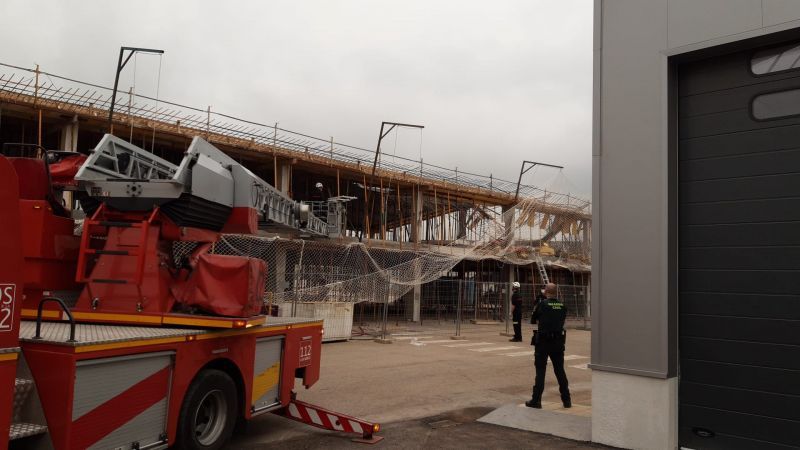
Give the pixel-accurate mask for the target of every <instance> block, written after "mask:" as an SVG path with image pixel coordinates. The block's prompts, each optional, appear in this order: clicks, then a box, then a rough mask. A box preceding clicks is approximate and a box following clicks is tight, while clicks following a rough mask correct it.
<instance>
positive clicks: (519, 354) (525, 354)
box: [503, 350, 533, 357]
mask: <svg viewBox="0 0 800 450" xmlns="http://www.w3.org/2000/svg"><path fill="white" fill-rule="evenodd" d="M503 356H511V357H517V356H533V350H528V351H527V352H519V353H504V354H503Z"/></svg>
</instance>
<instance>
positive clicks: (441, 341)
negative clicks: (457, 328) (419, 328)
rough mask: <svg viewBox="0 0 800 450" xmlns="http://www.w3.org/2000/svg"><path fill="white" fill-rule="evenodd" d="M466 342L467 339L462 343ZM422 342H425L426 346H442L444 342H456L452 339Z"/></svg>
mask: <svg viewBox="0 0 800 450" xmlns="http://www.w3.org/2000/svg"><path fill="white" fill-rule="evenodd" d="M464 341H466V339H462V340H461V342H464ZM420 342H423V343H425V344H442V343H444V342H455V341H454V340H452V339H442V340H440V341H420Z"/></svg>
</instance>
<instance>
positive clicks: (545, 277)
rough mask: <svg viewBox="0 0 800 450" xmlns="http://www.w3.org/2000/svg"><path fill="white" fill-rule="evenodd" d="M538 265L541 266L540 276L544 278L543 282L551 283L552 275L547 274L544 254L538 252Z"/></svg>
mask: <svg viewBox="0 0 800 450" xmlns="http://www.w3.org/2000/svg"><path fill="white" fill-rule="evenodd" d="M536 267H538V268H539V276H540V277H541V278H542V283H544V284H547V283H549V282H550V277H548V276H547V270H545V268H544V260H542V255H541V254H540V253H536Z"/></svg>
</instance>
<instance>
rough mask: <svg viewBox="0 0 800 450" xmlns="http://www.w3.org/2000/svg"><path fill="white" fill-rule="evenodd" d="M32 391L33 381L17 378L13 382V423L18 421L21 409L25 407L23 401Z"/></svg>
mask: <svg viewBox="0 0 800 450" xmlns="http://www.w3.org/2000/svg"><path fill="white" fill-rule="evenodd" d="M32 390H33V380H29V379H27V378H17V379H15V380H14V409H13V411H14V413H13V420H14V422H18V421H19V417H20V413H21V412H22V407H23V406H24V405H25V400H27V398H28V395H29V394H30V393H31V391H32Z"/></svg>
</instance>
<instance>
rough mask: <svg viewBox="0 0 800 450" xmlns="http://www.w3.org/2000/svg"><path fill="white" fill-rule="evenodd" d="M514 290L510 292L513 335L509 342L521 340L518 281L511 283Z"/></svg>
mask: <svg viewBox="0 0 800 450" xmlns="http://www.w3.org/2000/svg"><path fill="white" fill-rule="evenodd" d="M512 289H513V291H514V293H513V294H511V322H512V323H513V324H514V337H513V338H511V339H509V342H522V295H520V293H519V283H518V282H516V281H515V282H514V283H513V284H512Z"/></svg>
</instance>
